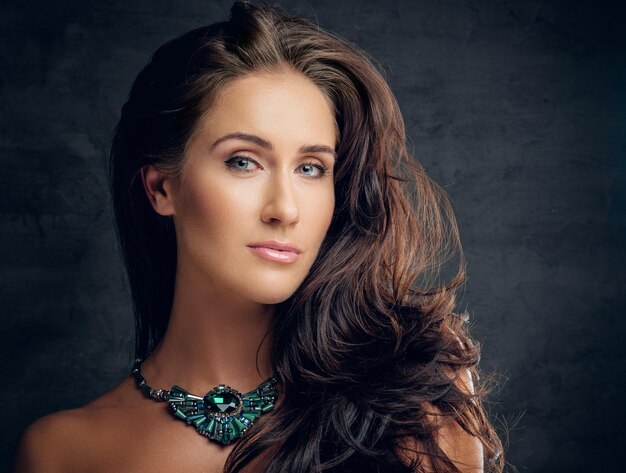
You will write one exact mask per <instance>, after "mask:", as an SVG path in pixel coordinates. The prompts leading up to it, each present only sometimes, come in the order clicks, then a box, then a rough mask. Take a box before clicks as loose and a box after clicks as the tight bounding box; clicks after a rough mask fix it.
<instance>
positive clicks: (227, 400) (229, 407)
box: [204, 391, 240, 414]
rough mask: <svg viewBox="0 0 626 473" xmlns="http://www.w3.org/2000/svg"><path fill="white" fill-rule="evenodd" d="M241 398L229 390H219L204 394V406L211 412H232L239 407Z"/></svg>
mask: <svg viewBox="0 0 626 473" xmlns="http://www.w3.org/2000/svg"><path fill="white" fill-rule="evenodd" d="M239 404H240V401H239V398H238V397H237V396H236V395H235V394H233V393H231V392H228V391H219V392H216V393H213V394H211V395H208V394H207V395H206V396H204V408H205V409H206V412H207V413H210V414H230V413H232V412H235V411H236V410H237V408H238V407H239Z"/></svg>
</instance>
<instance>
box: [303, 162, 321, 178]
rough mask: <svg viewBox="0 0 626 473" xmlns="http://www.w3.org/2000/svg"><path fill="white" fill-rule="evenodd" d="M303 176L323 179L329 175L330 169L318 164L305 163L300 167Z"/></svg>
mask: <svg viewBox="0 0 626 473" xmlns="http://www.w3.org/2000/svg"><path fill="white" fill-rule="evenodd" d="M300 169H302V171H303V174H304V175H305V176H307V177H310V178H313V179H321V178H322V177H324V176H325V175H326V174H327V173H328V169H326V167H325V166H322V165H321V164H317V163H304V164H302V165H301V166H300Z"/></svg>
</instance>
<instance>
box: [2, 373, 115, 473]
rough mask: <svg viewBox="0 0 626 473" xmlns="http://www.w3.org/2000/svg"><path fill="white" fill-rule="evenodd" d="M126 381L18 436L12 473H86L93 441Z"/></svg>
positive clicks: (44, 419)
mask: <svg viewBox="0 0 626 473" xmlns="http://www.w3.org/2000/svg"><path fill="white" fill-rule="evenodd" d="M125 384H127V381H124V382H122V383H120V384H119V385H118V386H116V387H115V388H113V389H112V390H111V391H109V392H107V393H105V394H103V395H102V396H100V397H98V398H97V399H95V400H94V401H92V402H90V403H89V404H87V405H85V406H83V407H80V408H77V409H69V410H65V411H60V412H55V413H53V414H49V415H46V416H44V417H42V418H40V419H38V420H36V421H35V422H33V423H32V424H31V425H30V426H28V428H27V429H26V430H25V431H24V433H23V434H22V437H21V439H20V442H19V445H18V448H17V451H16V455H15V460H14V465H13V472H14V473H38V472H46V473H55V472H57V471H58V472H61V471H62V472H65V473H67V472H71V471H74V470H76V471H86V470H87V469H88V468H87V465H86V463H87V462H88V461H89V457H90V452H91V451H92V450H93V448H94V441H93V440H94V438H96V437H97V436H98V435H102V430H101V429H99V426H100V427H102V426H103V425H105V424H106V422H104V423H103V420H104V419H105V418H106V417H107V414H110V413H111V412H112V411H113V410H115V406H116V404H117V398H118V397H119V395H120V393H121V391H123V390H125V388H124V385H125Z"/></svg>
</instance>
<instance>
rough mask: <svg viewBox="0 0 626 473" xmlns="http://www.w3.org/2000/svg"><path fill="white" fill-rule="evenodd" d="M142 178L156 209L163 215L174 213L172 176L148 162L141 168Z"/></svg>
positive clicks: (147, 193)
mask: <svg viewBox="0 0 626 473" xmlns="http://www.w3.org/2000/svg"><path fill="white" fill-rule="evenodd" d="M141 180H142V182H143V187H144V189H145V191H146V195H147V196H148V200H149V201H150V203H151V204H152V208H153V209H154V211H155V212H156V213H158V214H159V215H163V216H166V215H174V202H173V195H172V189H171V185H170V183H171V178H170V176H168V175H167V174H165V173H163V172H161V171H159V170H158V169H157V168H156V167H155V166H154V165H152V164H147V165H145V166H143V167H142V168H141Z"/></svg>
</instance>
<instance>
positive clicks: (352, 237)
mask: <svg viewBox="0 0 626 473" xmlns="http://www.w3.org/2000/svg"><path fill="white" fill-rule="evenodd" d="M285 67H288V68H291V69H292V70H296V71H298V72H299V73H301V74H303V75H304V76H306V77H307V78H309V79H310V80H311V81H312V82H313V83H315V84H316V85H317V86H318V87H319V88H320V90H321V91H322V92H323V93H324V94H326V96H327V97H328V98H329V99H330V101H331V102H332V104H333V105H334V111H335V117H336V126H337V129H338V132H339V140H338V143H337V153H338V157H339V158H338V162H337V165H336V171H335V200H336V208H335V212H334V215H333V219H332V222H331V224H330V227H329V230H328V233H327V235H326V238H325V240H324V242H323V243H322V246H321V248H320V251H319V253H318V257H317V259H316V260H315V262H314V264H313V266H312V268H311V270H310V272H309V274H308V275H307V277H306V279H305V280H304V282H303V283H302V284H301V286H300V287H299V288H298V289H297V290H296V292H295V293H294V294H293V295H292V296H291V297H290V298H289V299H288V300H286V301H284V302H283V303H280V304H278V305H277V307H276V314H275V318H274V323H273V327H272V331H273V332H272V338H273V345H272V348H271V357H272V362H273V364H274V366H276V367H277V368H279V373H280V374H279V376H280V381H281V382H282V385H283V386H284V393H285V395H284V399H283V400H282V403H281V406H280V408H278V409H274V410H272V411H271V412H270V413H268V414H267V415H265V416H263V417H262V418H261V419H259V420H258V421H257V423H256V424H255V428H253V429H250V432H249V434H248V435H246V436H244V437H242V438H241V439H240V440H239V441H238V443H237V444H236V446H235V448H234V449H233V451H232V452H231V454H230V456H229V457H228V460H227V463H226V467H225V471H227V472H235V471H240V470H241V469H243V468H244V467H245V466H246V465H249V464H251V463H252V462H253V460H254V459H255V458H257V457H259V455H261V454H262V453H263V452H265V451H268V450H269V449H271V451H272V452H274V455H273V457H272V458H271V460H270V462H269V464H268V466H267V469H266V471H267V472H271V473H278V472H281V473H282V472H321V471H341V472H346V471H358V472H370V471H371V472H374V471H376V472H379V471H385V472H407V471H427V469H428V471H437V472H442V471H459V470H458V469H457V467H456V466H455V464H454V463H453V462H452V461H451V460H450V459H449V458H448V457H447V456H446V454H445V453H444V452H443V451H442V449H441V448H440V447H439V445H438V443H437V442H436V432H437V430H438V429H439V428H441V426H442V425H443V424H444V423H445V422H446V421H447V422H450V421H452V420H454V421H456V422H458V423H459V425H460V426H461V427H462V428H463V429H464V430H465V431H466V432H468V433H469V434H471V435H473V436H475V437H477V438H478V439H479V440H480V441H481V443H482V445H483V451H484V457H485V470H486V471H494V472H500V471H502V468H503V461H504V460H503V455H502V445H501V443H500V440H499V439H498V436H497V435H496V433H495V431H494V429H493V427H492V425H491V424H490V422H489V420H488V418H487V415H486V412H485V409H484V407H483V398H484V395H485V393H486V389H484V388H483V387H482V386H481V385H477V386H476V389H475V391H474V392H473V393H472V392H468V391H467V390H464V389H462V388H461V387H460V386H459V384H458V383H457V382H456V377H457V376H458V373H459V372H460V371H461V370H467V369H469V370H470V372H471V373H472V374H473V377H474V379H475V380H476V379H477V374H478V373H477V363H478V361H479V354H480V347H479V345H478V344H477V343H475V342H474V341H473V340H472V339H471V338H470V337H469V335H468V333H467V328H466V323H465V315H466V314H458V313H455V312H454V310H455V294H456V292H457V290H458V289H459V287H460V286H461V285H462V284H463V282H464V280H465V262H464V258H463V253H462V250H461V246H460V240H459V235H458V230H457V226H456V223H455V218H454V215H453V211H452V207H451V204H450V201H449V199H448V197H447V196H446V194H445V193H444V191H443V190H442V189H441V188H440V187H438V186H437V185H436V184H435V183H434V182H432V181H431V179H430V178H429V177H428V176H427V175H426V173H425V172H424V170H423V168H422V167H421V166H420V165H419V164H418V162H417V161H416V160H415V159H414V158H413V156H412V154H411V152H410V151H409V149H408V146H407V140H406V133H405V128H404V123H403V120H402V116H401V113H400V110H399V107H398V104H397V102H396V100H395V98H394V96H393V94H392V92H391V90H390V89H389V86H388V85H387V83H386V81H385V79H384V78H383V76H382V75H381V73H380V72H379V70H378V69H377V67H376V66H375V65H374V63H373V62H372V60H370V59H369V58H368V56H367V55H366V54H365V53H364V52H363V51H361V50H360V49H359V48H358V47H356V46H354V45H353V44H351V43H350V42H348V41H346V40H344V39H342V38H340V37H338V36H336V35H333V34H332V33H329V32H327V31H324V30H323V29H321V28H320V27H319V26H318V25H316V24H314V23H312V22H310V21H308V20H306V19H303V18H299V17H293V16H290V15H288V14H287V13H285V12H284V11H282V10H280V9H279V8H277V7H272V6H268V5H266V4H260V5H257V6H254V5H251V4H249V3H243V2H236V3H235V4H234V5H233V7H232V9H231V18H230V20H229V21H225V22H220V23H215V24H212V25H209V26H206V27H202V28H198V29H195V30H193V31H190V32H188V33H186V34H184V35H182V36H180V37H178V38H176V39H174V40H172V41H169V42H167V43H165V44H164V45H163V46H161V47H160V48H159V49H158V50H157V51H156V52H155V53H154V55H153V57H152V59H151V61H150V63H149V64H148V65H147V66H146V67H145V68H143V69H142V71H141V72H140V73H139V75H138V76H137V78H136V80H135V82H134V83H133V86H132V88H131V91H130V94H129V97H128V100H127V102H126V103H125V105H124V106H123V108H122V114H121V118H120V120H119V123H118V124H117V126H116V128H115V131H114V135H113V140H112V147H111V160H110V182H111V190H112V194H113V206H114V212H115V223H116V230H117V233H118V242H119V246H120V252H121V254H122V257H123V260H124V263H125V267H126V269H127V273H128V278H129V282H130V288H131V294H132V298H133V308H134V313H135V321H136V322H135V324H136V348H135V351H136V355H137V356H138V357H142V358H145V357H146V356H147V355H149V353H150V352H151V351H152V350H153V349H154V347H155V346H156V345H157V344H158V343H159V341H160V340H161V339H162V337H163V335H164V333H165V330H166V328H167V323H168V319H169V315H170V310H171V306H172V299H173V294H174V282H175V268H176V239H175V234H174V228H173V222H172V220H171V218H170V217H162V216H160V215H158V214H156V212H154V210H153V209H152V207H151V205H150V203H149V201H148V199H147V197H146V193H145V191H144V189H143V186H142V183H141V179H140V177H139V172H140V169H141V168H142V167H143V166H145V165H147V164H153V165H155V166H157V167H159V168H160V169H162V170H164V171H165V172H170V173H172V174H174V175H178V174H180V172H181V171H182V169H183V167H184V163H185V155H186V147H187V145H188V143H189V142H190V138H191V137H192V136H193V134H194V132H195V130H196V129H197V127H198V124H199V123H200V122H201V119H202V117H203V116H204V114H205V113H207V111H209V110H210V106H211V103H212V101H213V99H214V98H215V97H216V96H217V95H218V94H219V92H220V89H221V87H222V86H223V85H224V84H226V83H227V82H228V81H229V80H232V79H233V78H236V77H241V76H243V75H245V74H247V73H250V72H252V71H272V70H277V69H281V68H285ZM450 262H452V263H453V270H452V275H451V277H447V278H444V277H443V275H442V274H443V273H444V272H445V271H443V269H444V267H446V265H448V266H449V263H450ZM448 269H449V268H448ZM429 406H431V407H432V408H434V411H433V409H429ZM434 412H436V415H434ZM433 419H435V420H433ZM437 419H440V420H437ZM407 436H409V437H412V438H413V439H415V440H416V441H418V442H419V445H420V446H422V450H423V451H422V452H420V455H418V456H417V457H412V460H411V461H407V460H406V458H404V457H403V455H402V447H401V444H400V442H399V441H400V439H402V438H406V437H407ZM423 459H428V460H429V462H428V463H429V465H430V466H426V465H425V464H424V462H422V460H423ZM431 469H432V470H431Z"/></svg>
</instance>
